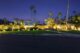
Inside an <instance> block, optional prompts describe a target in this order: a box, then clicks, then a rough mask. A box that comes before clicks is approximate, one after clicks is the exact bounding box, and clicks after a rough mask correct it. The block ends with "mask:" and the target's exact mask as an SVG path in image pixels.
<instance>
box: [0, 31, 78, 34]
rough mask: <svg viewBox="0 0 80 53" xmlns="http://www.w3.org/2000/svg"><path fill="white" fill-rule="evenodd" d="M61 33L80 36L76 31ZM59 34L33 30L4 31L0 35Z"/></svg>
mask: <svg viewBox="0 0 80 53" xmlns="http://www.w3.org/2000/svg"><path fill="white" fill-rule="evenodd" d="M59 32H61V33H72V34H80V31H74V30H70V31H59ZM44 33H46V34H58V32H57V31H51V30H49V31H46V30H32V31H4V32H1V33H0V34H23V35H24V34H32V35H35V34H44Z"/></svg>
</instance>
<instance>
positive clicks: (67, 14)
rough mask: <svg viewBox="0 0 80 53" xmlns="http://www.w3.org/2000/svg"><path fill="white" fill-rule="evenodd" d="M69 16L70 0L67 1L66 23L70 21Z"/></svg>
mask: <svg viewBox="0 0 80 53" xmlns="http://www.w3.org/2000/svg"><path fill="white" fill-rule="evenodd" d="M68 16H69V0H68V2H67V13H66V24H67V22H68Z"/></svg>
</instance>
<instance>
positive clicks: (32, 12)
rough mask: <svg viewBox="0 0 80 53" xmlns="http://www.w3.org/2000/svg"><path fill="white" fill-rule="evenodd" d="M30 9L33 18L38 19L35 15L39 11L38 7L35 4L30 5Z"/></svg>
mask: <svg viewBox="0 0 80 53" xmlns="http://www.w3.org/2000/svg"><path fill="white" fill-rule="evenodd" d="M30 10H31V18H32V19H33V20H35V21H36V19H35V17H34V16H36V12H37V11H36V7H35V6H34V5H32V6H30Z"/></svg>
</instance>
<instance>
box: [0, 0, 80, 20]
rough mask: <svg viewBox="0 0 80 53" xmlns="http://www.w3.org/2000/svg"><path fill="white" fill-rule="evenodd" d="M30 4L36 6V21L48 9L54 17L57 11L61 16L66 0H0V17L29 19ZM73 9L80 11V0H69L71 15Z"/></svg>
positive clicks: (42, 17) (46, 13)
mask: <svg viewBox="0 0 80 53" xmlns="http://www.w3.org/2000/svg"><path fill="white" fill-rule="evenodd" d="M31 5H35V6H36V10H37V13H36V19H37V20H38V21H43V20H44V19H45V18H47V17H48V13H49V11H53V13H54V17H56V16H57V14H58V12H62V13H63V16H65V15H66V9H67V0H0V18H3V17H6V18H7V19H9V20H13V19H14V18H20V19H24V20H30V19H31V11H30V6H31ZM74 10H76V11H78V12H80V0H70V9H69V12H70V13H69V14H70V15H71V14H72V12H73V11H74Z"/></svg>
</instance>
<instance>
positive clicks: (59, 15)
mask: <svg viewBox="0 0 80 53" xmlns="http://www.w3.org/2000/svg"><path fill="white" fill-rule="evenodd" d="M61 18H62V13H61V12H59V13H58V22H59V23H61V22H62V21H61Z"/></svg>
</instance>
